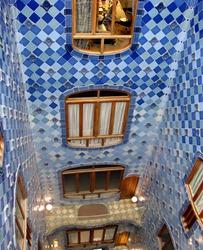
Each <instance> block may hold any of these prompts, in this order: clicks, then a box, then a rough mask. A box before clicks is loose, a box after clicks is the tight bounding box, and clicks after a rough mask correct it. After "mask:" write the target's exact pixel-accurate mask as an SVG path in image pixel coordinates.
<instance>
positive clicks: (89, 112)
mask: <svg viewBox="0 0 203 250" xmlns="http://www.w3.org/2000/svg"><path fill="white" fill-rule="evenodd" d="M93 126H94V104H92V103H87V104H83V136H91V135H93Z"/></svg>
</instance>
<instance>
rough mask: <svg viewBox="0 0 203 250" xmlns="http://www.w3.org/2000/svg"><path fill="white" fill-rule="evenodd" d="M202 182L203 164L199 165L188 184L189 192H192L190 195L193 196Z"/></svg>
mask: <svg viewBox="0 0 203 250" xmlns="http://www.w3.org/2000/svg"><path fill="white" fill-rule="evenodd" d="M202 180H203V163H201V165H200V167H199V169H198V171H197V172H196V174H195V175H194V177H193V178H192V180H191V182H190V183H189V186H190V188H191V191H192V195H195V193H196V192H197V190H198V188H199V186H200V184H201V182H202Z"/></svg>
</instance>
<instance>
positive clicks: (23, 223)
mask: <svg viewBox="0 0 203 250" xmlns="http://www.w3.org/2000/svg"><path fill="white" fill-rule="evenodd" d="M16 217H17V218H18V222H19V224H20V227H21V229H22V231H24V229H25V228H24V227H25V221H24V219H23V215H22V213H21V210H20V207H19V205H18V202H16Z"/></svg>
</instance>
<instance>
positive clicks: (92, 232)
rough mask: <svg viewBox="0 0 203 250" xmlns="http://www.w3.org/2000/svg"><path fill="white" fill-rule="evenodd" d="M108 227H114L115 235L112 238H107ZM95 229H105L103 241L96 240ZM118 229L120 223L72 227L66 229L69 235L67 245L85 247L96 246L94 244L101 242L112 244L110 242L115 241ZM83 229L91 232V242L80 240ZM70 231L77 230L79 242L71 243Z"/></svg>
mask: <svg viewBox="0 0 203 250" xmlns="http://www.w3.org/2000/svg"><path fill="white" fill-rule="evenodd" d="M108 228H114V236H113V238H112V239H111V240H105V233H106V229H108ZM95 230H103V235H102V240H101V241H94V231H95ZM117 230H118V225H108V226H103V227H95V228H90V229H87V228H85V229H83V228H80V229H70V230H67V231H66V235H67V244H68V245H67V247H84V246H92V245H93V246H94V245H96V246H97V245H99V244H108V243H109V244H110V243H114V242H115V238H116V234H117ZM83 231H89V232H90V234H89V235H90V237H89V242H81V240H80V234H81V232H83ZM69 232H77V234H78V236H77V237H78V243H72V244H69V235H68V234H69Z"/></svg>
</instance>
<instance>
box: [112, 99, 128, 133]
mask: <svg viewBox="0 0 203 250" xmlns="http://www.w3.org/2000/svg"><path fill="white" fill-rule="evenodd" d="M125 107H126V102H117V103H116V108H115V117H114V125H113V134H122V127H123V118H124V114H125Z"/></svg>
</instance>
